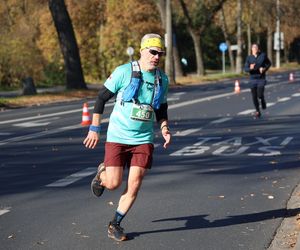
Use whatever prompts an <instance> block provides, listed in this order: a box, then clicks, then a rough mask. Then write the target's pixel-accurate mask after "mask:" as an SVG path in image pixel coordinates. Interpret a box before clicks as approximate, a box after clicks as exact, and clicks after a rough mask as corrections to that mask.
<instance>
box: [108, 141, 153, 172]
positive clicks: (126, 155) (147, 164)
mask: <svg viewBox="0 0 300 250" xmlns="http://www.w3.org/2000/svg"><path fill="white" fill-rule="evenodd" d="M153 150H154V146H153V144H152V143H147V144H141V145H126V144H120V143H115V142H106V143H105V156H104V165H105V166H122V167H125V166H127V167H130V166H138V167H142V168H151V166H152V155H153Z"/></svg>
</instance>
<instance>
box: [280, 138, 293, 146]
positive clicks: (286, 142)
mask: <svg viewBox="0 0 300 250" xmlns="http://www.w3.org/2000/svg"><path fill="white" fill-rule="evenodd" d="M293 139H294V137H287V138H285V139H284V141H283V142H282V143H281V144H280V145H281V146H286V145H288V144H289V143H290V142H291V140H293Z"/></svg>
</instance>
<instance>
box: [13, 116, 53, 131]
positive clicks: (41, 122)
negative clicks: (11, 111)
mask: <svg viewBox="0 0 300 250" xmlns="http://www.w3.org/2000/svg"><path fill="white" fill-rule="evenodd" d="M57 119H59V117H52V118H47V119H42V120H39V121H32V122H22V123H17V124H13V126H15V127H24V128H31V127H40V126H46V125H48V124H50V123H51V121H54V120H57Z"/></svg>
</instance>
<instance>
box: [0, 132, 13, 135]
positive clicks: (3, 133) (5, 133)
mask: <svg viewBox="0 0 300 250" xmlns="http://www.w3.org/2000/svg"><path fill="white" fill-rule="evenodd" d="M11 134H12V133H9V132H0V135H11Z"/></svg>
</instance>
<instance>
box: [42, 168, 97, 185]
mask: <svg viewBox="0 0 300 250" xmlns="http://www.w3.org/2000/svg"><path fill="white" fill-rule="evenodd" d="M96 171H97V168H96V167H93V168H92V167H91V168H86V169H83V170H81V171H78V172H76V173H74V174H71V175H69V176H67V177H66V178H63V179H60V180H57V181H55V182H52V183H50V184H48V185H46V187H66V186H68V185H70V184H72V183H74V182H76V181H79V180H80V179H82V178H85V177H87V176H90V175H92V174H95V173H96Z"/></svg>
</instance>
